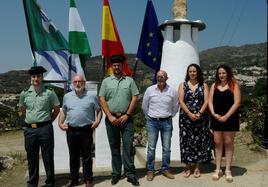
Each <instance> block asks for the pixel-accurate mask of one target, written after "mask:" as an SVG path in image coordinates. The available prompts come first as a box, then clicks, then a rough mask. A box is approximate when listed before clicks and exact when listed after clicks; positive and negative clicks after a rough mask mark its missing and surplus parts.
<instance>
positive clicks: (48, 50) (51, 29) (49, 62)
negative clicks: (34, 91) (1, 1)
mask: <svg viewBox="0 0 268 187" xmlns="http://www.w3.org/2000/svg"><path fill="white" fill-rule="evenodd" d="M23 5H24V10H25V16H26V23H27V28H28V34H29V40H30V45H31V49H32V53H33V55H34V57H35V61H36V63H37V64H38V65H40V66H43V67H44V68H45V69H46V70H47V73H45V75H44V79H45V80H68V75H69V74H68V72H69V65H68V62H69V56H70V54H69V44H68V43H67V41H66V39H65V38H64V36H63V35H62V34H61V33H60V31H59V30H58V29H57V27H56V26H55V25H54V24H53V22H52V21H51V20H50V19H49V18H48V16H47V15H46V13H45V12H44V11H43V10H42V8H41V7H40V5H39V4H37V2H36V0H23ZM70 69H71V74H72V75H75V74H76V73H77V67H76V66H75V64H72V65H71V66H70ZM58 86H59V85H58ZM60 87H63V85H61V86H60Z"/></svg>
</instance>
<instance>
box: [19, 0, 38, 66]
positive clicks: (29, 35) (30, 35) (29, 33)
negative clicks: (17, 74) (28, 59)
mask: <svg viewBox="0 0 268 187" xmlns="http://www.w3.org/2000/svg"><path fill="white" fill-rule="evenodd" d="M22 3H23V9H24V14H25V19H26V25H27V31H28V37H29V41H30V47H31V51H32V54H33V57H34V63H33V65H34V66H37V64H36V57H35V52H34V50H33V49H34V48H33V42H32V40H31V38H32V34H31V31H30V25H29V23H28V21H27V20H29V18H28V16H27V13H26V5H25V0H23V1H22Z"/></svg>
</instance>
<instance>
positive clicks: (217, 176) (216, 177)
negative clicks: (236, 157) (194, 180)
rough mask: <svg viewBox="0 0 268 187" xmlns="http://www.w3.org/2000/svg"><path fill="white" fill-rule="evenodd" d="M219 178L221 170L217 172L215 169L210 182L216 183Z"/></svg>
mask: <svg viewBox="0 0 268 187" xmlns="http://www.w3.org/2000/svg"><path fill="white" fill-rule="evenodd" d="M221 176H222V170H221V169H219V170H217V169H216V170H215V173H214V174H213V175H212V180H214V181H217V180H219V179H220V178H221Z"/></svg>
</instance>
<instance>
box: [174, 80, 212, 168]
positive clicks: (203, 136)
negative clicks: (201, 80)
mask: <svg viewBox="0 0 268 187" xmlns="http://www.w3.org/2000/svg"><path fill="white" fill-rule="evenodd" d="M183 89H184V103H185V104H186V106H187V107H188V109H189V110H190V111H191V112H192V113H198V111H199V110H200V108H201V107H202V105H203V103H204V85H199V84H198V87H197V88H196V90H195V91H194V92H193V91H192V90H191V89H190V87H189V85H188V83H187V82H184V88H183ZM179 127H180V148H181V162H183V163H185V164H188V163H196V162H199V163H205V162H209V161H211V160H212V139H211V137H210V134H209V116H208V113H207V112H204V113H203V114H202V116H201V118H200V119H199V120H197V121H191V119H190V117H189V116H188V115H187V114H186V113H185V112H184V111H183V110H182V109H180V120H179Z"/></svg>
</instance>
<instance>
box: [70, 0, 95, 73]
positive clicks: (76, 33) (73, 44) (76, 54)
mask: <svg viewBox="0 0 268 187" xmlns="http://www.w3.org/2000/svg"><path fill="white" fill-rule="evenodd" d="M69 45H70V52H71V53H72V63H74V64H75V65H76V67H77V68H78V67H79V68H81V65H82V67H83V68H84V67H85V63H86V61H87V60H88V59H89V57H90V56H91V51H90V47H89V43H88V38H87V34H86V32H85V28H84V26H83V23H82V21H81V18H80V16H79V13H78V11H77V8H76V5H75V0H70V12H69ZM79 68H78V73H80V74H83V69H82V68H81V69H79Z"/></svg>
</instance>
